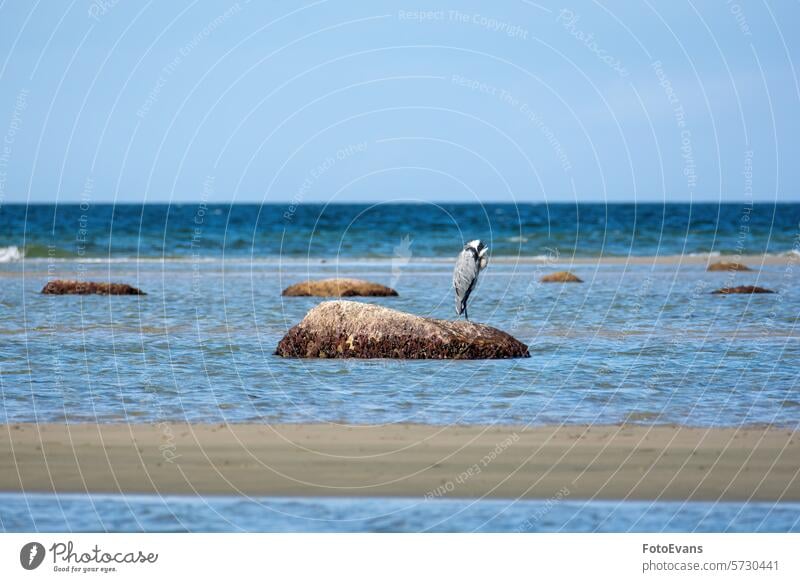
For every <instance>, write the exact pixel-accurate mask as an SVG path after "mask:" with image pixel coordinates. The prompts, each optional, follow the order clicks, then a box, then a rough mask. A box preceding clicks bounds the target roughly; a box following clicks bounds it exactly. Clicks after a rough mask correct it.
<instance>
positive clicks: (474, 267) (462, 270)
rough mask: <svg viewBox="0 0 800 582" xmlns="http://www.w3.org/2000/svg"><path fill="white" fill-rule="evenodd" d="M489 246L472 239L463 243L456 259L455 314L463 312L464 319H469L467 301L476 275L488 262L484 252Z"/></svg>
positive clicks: (476, 279)
mask: <svg viewBox="0 0 800 582" xmlns="http://www.w3.org/2000/svg"><path fill="white" fill-rule="evenodd" d="M488 250H489V247H487V246H486V245H484V244H483V242H482V241H479V240H473V241H470V242H468V243H467V244H465V245H464V248H463V249H462V251H461V252H460V253H459V254H458V259H456V268H455V269H454V270H453V287H454V288H455V292H456V315H461V314H462V313H463V314H464V318H465V319H467V320H468V319H469V315H468V313H467V301H468V300H469V296H470V294H471V293H472V291H473V289H475V284H476V283H477V282H478V275H479V274H480V272H481V271H482V270H483V269H485V268H486V265H488V264H489V257H487V256H486V252H487V251H488Z"/></svg>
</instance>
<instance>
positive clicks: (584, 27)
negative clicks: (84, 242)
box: [0, 0, 800, 203]
mask: <svg viewBox="0 0 800 582" xmlns="http://www.w3.org/2000/svg"><path fill="white" fill-rule="evenodd" d="M798 22H800V4H798V3H797V2H766V3H765V2H744V1H741V0H734V1H727V0H718V1H715V2H711V1H709V2H685V1H682V0H677V1H676V2H660V3H658V4H655V3H653V2H648V1H644V2H641V3H640V2H611V3H608V2H602V3H595V2H577V1H576V2H571V1H569V2H564V3H560V4H547V5H546V4H544V3H541V4H537V3H534V2H528V1H520V0H517V1H514V0H510V1H508V2H502V3H501V2H463V1H462V2H455V1H443V2H430V1H429V0H418V1H417V2H410V3H409V2H335V1H319V2H314V3H305V4H304V3H300V2H292V1H280V2H252V3H250V2H245V1H240V2H238V3H235V2H234V3H229V2H213V3H212V2H133V1H130V0H119V1H116V0H97V1H96V2H89V1H87V0H74V1H72V2H67V1H65V2H56V1H47V0H45V1H36V2H34V1H29V0H6V1H4V2H3V1H0V140H2V143H0V203H13V202H23V203H24V202H55V201H59V202H68V201H79V200H81V199H82V198H84V199H87V200H91V201H92V202H94V203H97V202H102V201H118V202H140V201H143V200H144V201H153V202H163V201H176V202H186V201H197V200H201V199H207V200H208V201H209V202H223V201H240V202H272V201H275V202H278V201H281V202H285V201H287V200H296V201H298V202H300V201H306V202H308V201H340V202H349V201H372V200H380V201H388V200H415V199H416V200H441V201H464V202H472V201H483V202H489V201H506V200H508V201H510V200H515V201H517V202H543V201H575V200H581V201H603V200H613V201H620V200H628V201H633V200H636V201H640V202H646V201H659V202H660V201H664V200H667V201H686V200H714V201H716V200H724V201H731V202H740V201H744V202H746V201H748V200H749V199H751V198H752V199H755V200H762V201H773V200H779V201H790V200H798V199H800V196H799V195H800V189H798V183H799V180H800V163H798V157H799V156H800V141H798V140H799V138H798V136H800V115H799V114H798V112H800V107H799V106H800V88H799V86H798V77H797V73H798V71H797V69H798V68H800V64H796V63H795V61H796V60H797V57H798V55H799V54H800V51H798V46H800V38H798V36H797V34H796V33H795V30H794V29H795V28H796V26H797V24H798Z"/></svg>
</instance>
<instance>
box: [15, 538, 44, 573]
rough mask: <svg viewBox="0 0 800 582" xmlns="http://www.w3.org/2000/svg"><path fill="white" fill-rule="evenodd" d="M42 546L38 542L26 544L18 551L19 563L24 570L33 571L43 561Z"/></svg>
mask: <svg viewBox="0 0 800 582" xmlns="http://www.w3.org/2000/svg"><path fill="white" fill-rule="evenodd" d="M44 554H45V551H44V546H43V545H42V544H40V543H39V542H28V543H27V544H25V545H24V546H22V549H21V550H20V551H19V563H20V564H22V567H23V568H25V569H26V570H35V569H36V568H38V567H39V566H40V565H41V564H42V562H43V561H44Z"/></svg>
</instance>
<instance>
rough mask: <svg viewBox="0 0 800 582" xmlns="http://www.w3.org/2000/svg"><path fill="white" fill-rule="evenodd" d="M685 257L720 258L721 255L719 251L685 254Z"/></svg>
mask: <svg viewBox="0 0 800 582" xmlns="http://www.w3.org/2000/svg"><path fill="white" fill-rule="evenodd" d="M686 256H687V257H721V256H722V253H720V252H719V251H712V252H704V253H686Z"/></svg>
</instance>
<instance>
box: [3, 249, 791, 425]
mask: <svg viewBox="0 0 800 582" xmlns="http://www.w3.org/2000/svg"><path fill="white" fill-rule="evenodd" d="M564 266H569V265H537V264H524V265H520V264H514V263H513V262H512V263H503V262H500V261H498V262H495V263H492V264H490V266H489V268H488V269H487V270H486V271H485V272H484V274H483V275H482V278H481V281H480V285H479V288H478V290H477V291H476V293H475V294H474V299H473V301H472V303H471V307H470V314H471V316H472V317H473V319H475V320H477V321H480V322H485V323H488V324H490V325H494V326H496V327H499V328H501V329H504V330H506V331H508V332H510V333H512V334H513V335H515V336H517V337H518V338H520V339H521V340H523V341H524V342H526V343H527V344H529V345H530V352H531V358H528V359H519V360H504V361H475V362H459V361H392V360H374V361H354V360H291V359H282V358H278V357H276V356H275V355H273V352H274V350H275V346H276V344H277V342H278V341H279V339H280V337H281V336H282V335H283V333H285V331H286V330H287V329H288V328H289V327H290V326H292V325H294V324H295V323H297V322H298V321H299V320H300V319H301V318H302V317H303V315H304V314H305V313H306V312H307V311H308V309H310V308H311V307H313V306H314V305H315V304H317V302H318V301H319V300H318V299H314V298H282V297H281V296H280V291H281V289H282V288H283V287H285V286H287V285H289V284H291V283H295V282H298V281H301V280H304V279H305V278H307V277H309V276H310V277H325V276H334V275H336V276H352V277H362V278H369V279H371V280H375V281H377V282H381V283H385V284H390V285H392V286H393V287H395V288H396V289H397V290H398V291H399V293H400V297H398V298H385V299H374V300H371V301H373V302H375V303H379V304H382V305H386V306H391V307H395V308H398V309H401V310H405V311H409V312H412V313H417V314H420V315H431V316H435V317H452V316H453V314H452V309H453V307H452V304H453V299H452V291H451V287H450V285H451V283H450V281H451V271H450V269H451V265H450V263H449V262H437V261H428V260H421V259H415V258H413V257H412V258H411V259H410V260H409V261H408V262H403V263H398V262H396V261H392V260H386V261H364V260H359V261H351V262H341V263H339V264H336V265H333V264H328V263H320V262H319V261H317V260H309V261H306V260H293V261H292V260H281V261H259V262H253V263H251V262H249V261H243V262H236V261H226V262H221V261H213V260H198V261H195V262H193V261H186V262H180V261H177V262H176V261H167V262H164V263H162V262H150V261H145V262H98V263H89V264H86V263H74V262H70V261H59V262H56V263H52V264H48V263H47V262H44V261H33V262H29V261H25V262H16V263H9V264H5V265H3V270H2V272H0V282H1V283H2V284H0V352H2V358H0V390H1V392H0V404H1V406H0V422H16V421H63V420H65V419H66V420H68V421H74V422H78V421H99V422H124V421H130V422H155V421H162V420H189V421H208V422H219V421H228V422H245V421H257V422H312V421H330V422H348V423H365V424H373V423H376V424H377V423H394V422H414V423H434V424H450V423H490V424H495V423H497V424H529V423H530V424H534V425H537V424H550V423H556V424H558V423H617V422H622V421H626V420H627V421H633V422H640V423H680V424H688V425H698V426H734V425H741V424H753V423H771V424H778V425H782V426H788V427H797V426H798V421H800V391H798V380H799V379H800V364H798V362H800V333H798V328H797V324H798V314H800V287H799V286H798V285H797V284H796V279H797V275H798V273H800V268H797V266H796V265H793V264H792V263H791V262H790V264H789V265H788V266H786V265H776V266H765V267H763V268H762V269H761V270H760V271H759V272H752V273H736V274H729V273H706V272H705V271H704V270H703V266H702V265H684V266H682V267H680V269H678V267H677V266H676V265H675V264H671V265H670V264H668V265H659V266H652V265H641V264H639V265H624V264H622V265H611V264H600V265H572V266H571V267H570V268H571V269H572V270H573V271H575V272H576V273H577V274H578V275H580V276H581V277H582V278H583V279H584V280H585V281H586V282H585V283H583V284H567V285H561V284H549V285H548V284H539V283H537V281H538V279H539V277H540V276H541V275H542V274H543V273H545V272H548V271H549V270H555V269H558V268H562V267H564ZM76 276H81V277H84V278H87V279H99V280H109V279H110V280H114V281H124V282H128V283H131V284H134V285H137V286H139V287H141V288H142V289H144V290H145V291H147V293H148V295H147V296H144V297H110V298H109V297H96V296H95V297H74V296H59V297H56V296H43V295H40V294H39V291H40V289H41V287H42V286H43V285H44V283H45V282H46V281H47V279H48V277H73V278H74V277H76ZM728 284H758V285H762V286H766V287H769V288H772V289H775V290H776V291H778V293H777V294H774V295H752V296H749V295H747V296H746V295H740V296H715V295H711V294H710V293H709V292H710V291H711V290H713V289H715V288H717V287H721V286H724V285H728Z"/></svg>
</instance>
